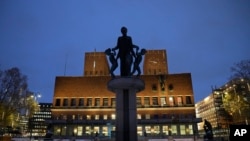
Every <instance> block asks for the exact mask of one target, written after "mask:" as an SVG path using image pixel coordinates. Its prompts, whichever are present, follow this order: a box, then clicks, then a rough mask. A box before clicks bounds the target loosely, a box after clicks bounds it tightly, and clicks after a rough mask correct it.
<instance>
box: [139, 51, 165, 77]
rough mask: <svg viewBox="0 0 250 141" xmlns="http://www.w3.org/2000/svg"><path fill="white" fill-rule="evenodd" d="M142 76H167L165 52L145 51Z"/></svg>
mask: <svg viewBox="0 0 250 141" xmlns="http://www.w3.org/2000/svg"><path fill="white" fill-rule="evenodd" d="M143 74H144V75H160V74H168V64H167V54H166V50H147V53H146V54H145V57H144V64H143Z"/></svg>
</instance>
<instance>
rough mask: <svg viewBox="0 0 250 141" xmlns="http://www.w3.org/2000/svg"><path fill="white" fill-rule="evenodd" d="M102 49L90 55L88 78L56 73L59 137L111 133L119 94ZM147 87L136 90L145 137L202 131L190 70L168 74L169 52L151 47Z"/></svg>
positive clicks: (145, 77) (55, 108)
mask: <svg viewBox="0 0 250 141" xmlns="http://www.w3.org/2000/svg"><path fill="white" fill-rule="evenodd" d="M108 68H109V67H108V61H107V59H106V55H105V54H104V53H103V52H92V53H85V62H84V72H83V74H84V75H83V76H77V77H71V76H60V77H56V80H55V90H54V98H53V108H52V121H53V122H52V123H53V132H54V135H55V136H76V137H87V136H93V135H94V133H96V132H98V133H99V135H100V136H107V137H111V136H112V133H114V131H115V105H116V100H115V94H114V93H112V92H110V91H108V90H107V82H108V81H109V80H110V79H111V77H110V76H109V73H108ZM140 78H141V79H142V80H144V82H145V90H143V91H142V92H139V93H138V94H137V119H138V125H137V132H138V135H139V136H143V133H144V132H146V133H147V135H148V136H168V135H174V136H187V137H188V136H190V137H193V136H194V134H195V133H196V131H197V124H196V123H197V122H200V120H199V119H197V118H196V117H195V106H194V95H193V88H192V79H191V74H190V73H180V74H168V65H167V56H166V51H165V50H148V52H147V54H146V55H145V58H144V63H143V75H141V76H140Z"/></svg>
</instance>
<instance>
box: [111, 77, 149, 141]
mask: <svg viewBox="0 0 250 141" xmlns="http://www.w3.org/2000/svg"><path fill="white" fill-rule="evenodd" d="M144 88H145V84H144V81H143V80H141V79H139V78H133V77H121V78H114V79H112V80H110V81H109V82H108V90H110V91H112V92H114V93H115V94H116V129H115V130H116V132H115V134H116V135H115V138H116V141H137V110H136V93H137V92H140V91H142V90H144Z"/></svg>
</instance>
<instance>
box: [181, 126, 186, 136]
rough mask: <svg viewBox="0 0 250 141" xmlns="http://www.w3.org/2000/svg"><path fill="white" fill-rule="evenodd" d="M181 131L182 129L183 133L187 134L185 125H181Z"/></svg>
mask: <svg viewBox="0 0 250 141" xmlns="http://www.w3.org/2000/svg"><path fill="white" fill-rule="evenodd" d="M180 131H181V135H186V127H185V125H180Z"/></svg>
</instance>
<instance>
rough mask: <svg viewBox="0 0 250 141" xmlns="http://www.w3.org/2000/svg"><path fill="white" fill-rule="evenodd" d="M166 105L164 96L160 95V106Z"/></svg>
mask: <svg viewBox="0 0 250 141" xmlns="http://www.w3.org/2000/svg"><path fill="white" fill-rule="evenodd" d="M164 105H166V97H161V106H164Z"/></svg>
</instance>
